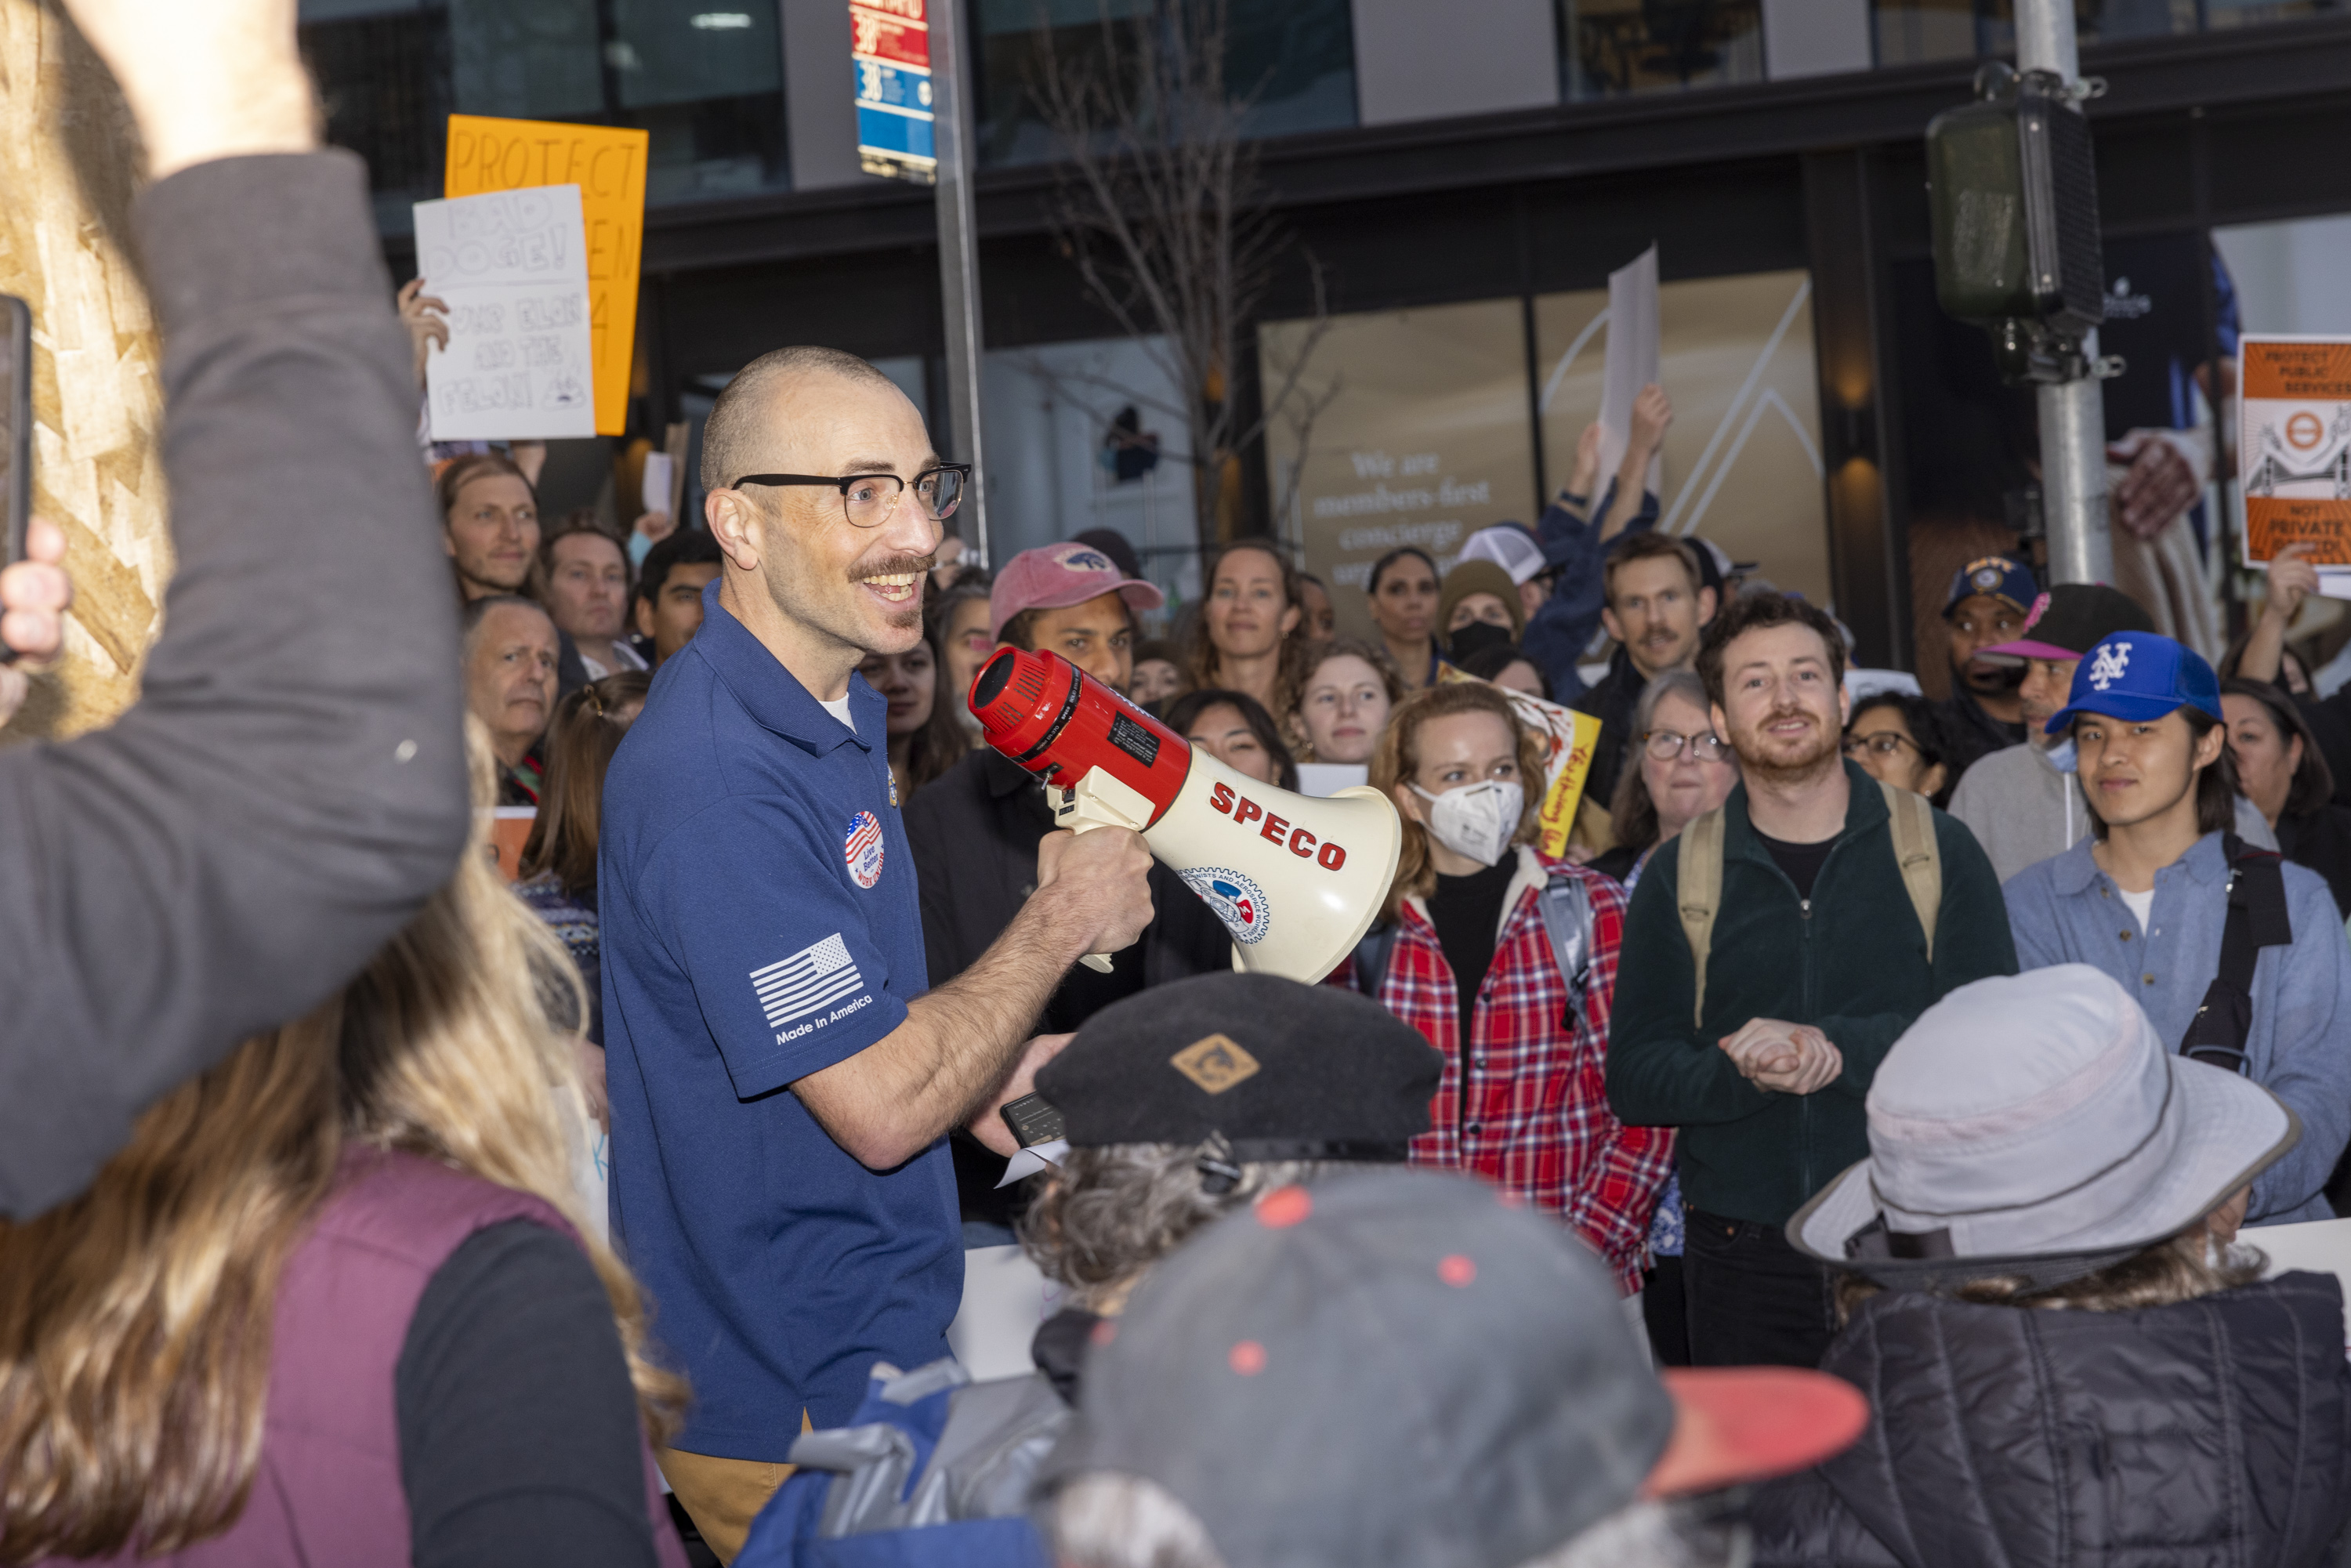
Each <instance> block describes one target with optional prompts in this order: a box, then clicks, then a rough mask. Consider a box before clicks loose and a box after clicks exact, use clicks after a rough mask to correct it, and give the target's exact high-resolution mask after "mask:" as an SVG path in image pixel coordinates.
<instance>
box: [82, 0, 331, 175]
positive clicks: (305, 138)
mask: <svg viewBox="0 0 2351 1568" xmlns="http://www.w3.org/2000/svg"><path fill="white" fill-rule="evenodd" d="M64 5H65V8H66V11H67V14H68V15H69V16H72V18H73V20H74V25H75V26H77V27H78V28H80V29H81V34H82V37H85V38H87V39H89V44H90V47H92V48H94V49H96V50H97V51H98V55H99V58H100V59H102V60H104V61H105V62H106V67H107V69H108V70H110V71H111V72H113V73H114V79H115V80H116V82H118V83H119V84H120V86H121V88H122V96H123V98H124V99H125V100H126V101H128V102H129V104H130V106H131V118H132V119H134V120H137V121H138V124H139V137H140V140H141V142H142V143H144V145H145V147H146V149H147V171H148V173H149V174H150V175H151V176H152V177H153V178H155V179H158V180H161V179H162V178H164V177H165V176H167V175H170V174H174V173H177V172H179V171H181V170H182V169H185V168H187V167H188V166H189V165H191V164H194V163H203V162H209V161H211V160H213V159H215V158H236V157H244V156H248V155H251V154H256V153H265V152H313V151H315V150H316V149H317V148H318V145H319V110H318V101H317V98H316V96H315V95H314V94H313V93H312V92H311V90H310V77H309V73H308V71H306V70H304V69H303V68H302V57H301V55H300V53H299V52H298V50H297V48H296V47H295V42H294V14H295V0H64Z"/></svg>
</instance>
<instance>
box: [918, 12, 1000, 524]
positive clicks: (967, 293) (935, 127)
mask: <svg viewBox="0 0 2351 1568" xmlns="http://www.w3.org/2000/svg"><path fill="white" fill-rule="evenodd" d="M962 9H963V4H962V0H929V4H927V5H925V6H924V7H923V10H924V12H925V20H927V21H928V22H929V24H930V41H931V112H932V114H933V115H934V116H935V120H934V121H933V124H932V135H933V137H934V139H935V141H934V145H935V152H937V154H938V160H939V164H938V169H939V183H938V188H937V193H936V194H937V197H938V208H939V291H940V297H941V298H942V300H943V302H944V304H945V306H946V309H945V311H944V313H943V319H945V321H946V335H947V406H948V408H949V410H950V418H949V422H950V423H951V425H952V426H953V429H952V431H951V434H952V435H953V438H954V441H955V447H954V456H955V459H956V461H957V462H962V463H968V464H970V465H972V486H971V494H970V495H969V496H968V497H966V498H965V501H964V504H963V506H962V507H959V508H958V509H957V511H956V520H957V524H958V532H959V533H960V534H961V535H962V538H963V541H964V544H965V546H966V558H965V559H968V560H972V561H975V562H977V564H979V565H981V566H987V565H988V564H989V561H988V559H987V457H986V455H985V453H984V452H983V451H982V449H981V448H982V443H981V436H980V426H979V366H980V325H979V252H978V246H977V233H976V232H975V229H974V226H973V223H972V210H971V146H972V130H971V102H970V99H969V98H968V97H967V96H966V94H965V92H964V81H965V76H964V69H963V40H962V37H961V36H960V34H961V29H962V26H963V18H962Z"/></svg>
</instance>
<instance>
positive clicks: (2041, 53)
mask: <svg viewBox="0 0 2351 1568" xmlns="http://www.w3.org/2000/svg"><path fill="white" fill-rule="evenodd" d="M2016 64H2017V68H2018V69H2019V70H2020V71H2048V72H2050V73H2051V74H2053V75H2054V76H2056V77H2058V78H2061V79H2062V80H2063V81H2064V84H2065V85H2066V87H2068V88H2073V87H2075V86H2077V85H2078V84H2079V83H2080V81H2081V79H2082V63H2081V55H2080V51H2079V50H2078V48H2077V47H2075V42H2074V0H2016ZM2053 112H2057V113H2072V114H2078V113H2080V112H2081V110H2079V109H2078V108H2073V107H2068V108H2064V109H2059V110H2053ZM2082 359H2083V361H2084V362H2085V367H2086V368H2088V370H2089V373H2087V374H2085V375H2083V376H2080V377H2077V378H2076V379H2074V380H2072V381H2064V382H2042V383H2040V384H2039V385H2038V386H2036V387H2035V389H2034V391H2035V393H2036V396H2037V399H2038V402H2039V405H2040V407H2039V413H2040V416H2041V421H2040V422H2041V506H2042V516H2043V523H2044V525H2045V527H2046V528H2047V529H2048V536H2049V580H2050V581H2051V582H2052V583H2059V582H2111V581H2113V580H2114V575H2115V552H2114V537H2113V533H2112V527H2113V525H2112V523H2111V521H2110V519H2109V517H2108V512H2107V505H2106V416H2105V402H2104V399H2103V396H2102V394H2101V393H2100V392H2099V389H2098V378H2097V375H2096V371H2095V366H2096V364H2097V361H2098V335H2097V333H2096V332H2095V330H2094V331H2092V332H2091V333H2090V334H2089V336H2088V337H2087V339H2085V341H2084V342H2083V345H2082Z"/></svg>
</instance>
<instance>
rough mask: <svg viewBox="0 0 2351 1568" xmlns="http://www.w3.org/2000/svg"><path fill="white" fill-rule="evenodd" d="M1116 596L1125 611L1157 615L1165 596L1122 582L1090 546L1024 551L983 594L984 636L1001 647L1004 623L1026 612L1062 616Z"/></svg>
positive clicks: (1135, 581) (1113, 565) (1137, 582)
mask: <svg viewBox="0 0 2351 1568" xmlns="http://www.w3.org/2000/svg"><path fill="white" fill-rule="evenodd" d="M1105 593H1116V594H1117V595H1118V596H1119V597H1120V598H1122V599H1123V600H1125V601H1126V607H1127V608H1128V609H1129V610H1156V609H1158V608H1159V607H1160V606H1161V605H1163V604H1165V603H1166V602H1167V596H1166V595H1165V594H1164V593H1162V592H1160V591H1159V590H1157V589H1155V588H1154V587H1152V586H1151V584H1149V583H1147V582H1145V581H1144V580H1142V579H1141V578H1139V577H1122V576H1121V575H1119V570H1118V563H1117V562H1115V561H1113V560H1112V559H1110V557H1108V556H1106V555H1104V554H1103V553H1102V551H1100V550H1098V549H1095V548H1094V547H1093V546H1092V545H1090V544H1081V543H1077V542H1075V541H1071V542H1070V543H1066V544H1058V545H1040V546H1039V547H1038V548H1037V549H1025V550H1022V551H1021V552H1020V553H1019V555H1016V556H1014V557H1013V558H1012V559H1010V560H1008V561H1006V562H1005V563H1004V570H1002V571H999V572H998V573H997V574H996V586H995V587H994V588H992V589H990V590H988V594H987V634H988V636H989V637H990V638H993V639H996V640H998V641H1001V640H1002V638H1003V636H1004V623H1005V622H1008V621H1009V620H1011V619H1012V618H1013V617H1014V616H1015V615H1018V614H1019V613H1020V612H1022V611H1024V610H1066V609H1068V608H1069V607H1070V606H1071V605H1072V604H1083V603H1084V602H1085V601H1087V600H1089V599H1099V598H1101V597H1102V595H1103V594H1105Z"/></svg>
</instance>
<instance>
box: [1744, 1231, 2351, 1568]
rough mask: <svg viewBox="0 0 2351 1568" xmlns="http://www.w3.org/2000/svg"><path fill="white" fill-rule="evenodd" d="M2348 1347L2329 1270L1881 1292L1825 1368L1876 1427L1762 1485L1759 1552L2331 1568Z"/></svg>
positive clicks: (1908, 1559) (1969, 1563)
mask: <svg viewBox="0 0 2351 1568" xmlns="http://www.w3.org/2000/svg"><path fill="white" fill-rule="evenodd" d="M2250 1238H2251V1239H2254V1240H2256V1241H2257V1240H2258V1239H2260V1232H2258V1231H2254V1232H2251V1233H2250ZM2343 1340H2344V1332H2343V1295H2342V1289H2341V1287H2340V1286H2339V1285H2338V1284H2337V1283H2336V1282H2335V1280H2334V1279H2333V1278H2332V1277H2331V1276H2327V1275H2322V1274H2298V1273H2297V1274H2286V1275H2283V1276H2282V1277H2280V1278H2278V1279H2276V1280H2271V1281H2263V1282H2262V1283H2260V1284H2255V1285H2249V1286H2247V1287H2245V1288H2244V1289H2242V1290H2239V1291H2223V1292H2221V1293H2220V1294H2218V1295H2213V1296H2206V1297H2202V1298H2200V1299H2199V1300H2196V1301H2184V1302H2181V1303H2179V1304H2178V1305H2175V1306H2168V1307H2154V1308H2149V1309H2147V1310H2146V1311H2143V1312H2075V1311H2046V1310H2033V1309H2029V1308H2019V1307H1996V1306H1976V1305H1971V1304H1969V1303H1966V1302H1961V1301H1949V1300H1947V1299H1944V1298H1940V1297H1935V1296H1928V1295H1920V1294H1911V1293H1889V1294H1886V1295H1882V1296H1877V1297H1874V1298H1872V1299H1871V1300H1869V1301H1865V1302H1863V1303H1862V1304H1861V1306H1860V1308H1859V1309H1858V1310H1857V1311H1856V1312H1855V1313H1854V1317H1853V1321H1852V1322H1851V1323H1849V1324H1848V1325H1847V1326H1846V1328H1845V1330H1844V1333H1841V1334H1839V1335H1838V1336H1837V1339H1836V1343H1834V1344H1833V1345H1831V1346H1830V1347H1829V1353H1828V1355H1827V1356H1826V1357H1825V1358H1824V1359H1823V1362H1822V1367H1823V1370H1825V1371H1828V1372H1832V1373H1834V1374H1835V1375H1838V1376H1840V1377H1842V1378H1844V1379H1845V1380H1846V1381H1847V1382H1849V1383H1852V1384H1854V1385H1855V1386H1857V1387H1859V1388H1860V1389H1861V1391H1862V1392H1863V1393H1864V1394H1865V1395H1867V1396H1869V1402H1870V1408H1871V1411H1872V1415H1871V1417H1870V1424H1869V1428H1868V1430H1867V1431H1866V1432H1865V1433H1864V1434H1863V1435H1862V1438H1861V1440H1860V1442H1858V1443H1856V1444H1855V1446H1854V1447H1853V1448H1849V1449H1847V1450H1846V1451H1845V1452H1844V1453H1843V1454H1840V1455H1838V1456H1837V1457H1836V1458H1834V1459H1831V1460H1829V1461H1828V1462H1827V1463H1826V1464H1823V1465H1822V1466H1821V1467H1820V1468H1818V1469H1813V1470H1808V1471H1805V1472H1804V1473H1802V1474H1801V1475H1798V1476H1794V1477H1791V1478H1789V1479H1786V1480H1782V1481H1777V1482H1773V1483H1771V1484H1769V1485H1767V1486H1764V1487H1762V1488H1761V1489H1759V1490H1758V1491H1757V1493H1756V1496H1755V1499H1754V1503H1753V1509H1752V1517H1753V1521H1754V1526H1755V1537H1756V1541H1755V1545H1756V1562H1757V1563H1759V1564H1768V1565H1794V1564H1802V1565H1803V1568H1896V1565H1899V1568H1981V1565H1982V1564H1986V1563H1998V1564H2001V1565H2003V1568H2120V1565H2123V1564H2128V1568H2174V1565H2177V1568H2189V1565H2191V1564H2193V1565H2195V1568H2208V1565H2210V1568H2220V1565H2223V1564H2232V1565H2241V1568H2302V1565H2304V1564H2317V1563H2334V1562H2335V1553H2334V1547H2335V1543H2336V1541H2337V1538H2338V1536H2339V1535H2340V1534H2341V1532H2342V1531H2343V1527H2344V1521H2345V1520H2346V1518H2351V1369H2346V1365H2345V1363H2344V1358H2343Z"/></svg>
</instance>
